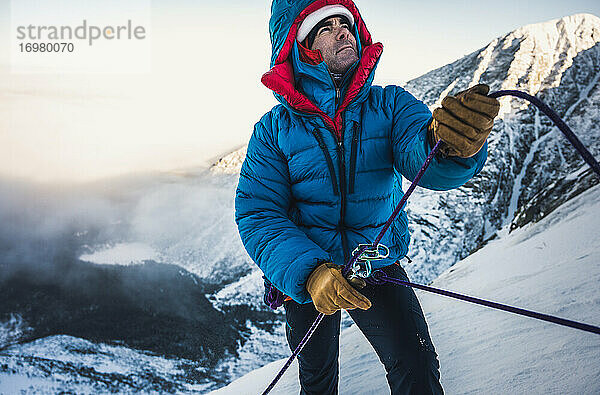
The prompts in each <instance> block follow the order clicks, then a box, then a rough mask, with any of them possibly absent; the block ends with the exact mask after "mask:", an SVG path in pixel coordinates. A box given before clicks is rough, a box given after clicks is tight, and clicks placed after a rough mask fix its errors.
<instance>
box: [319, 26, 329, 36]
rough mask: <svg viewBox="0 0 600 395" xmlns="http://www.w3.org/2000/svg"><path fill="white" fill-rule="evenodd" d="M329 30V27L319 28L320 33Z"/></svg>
mask: <svg viewBox="0 0 600 395" xmlns="http://www.w3.org/2000/svg"><path fill="white" fill-rule="evenodd" d="M328 31H329V28H328V27H322V28H321V30H319V34H322V33H325V32H328Z"/></svg>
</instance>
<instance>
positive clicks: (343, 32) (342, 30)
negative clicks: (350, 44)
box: [335, 27, 350, 40]
mask: <svg viewBox="0 0 600 395" xmlns="http://www.w3.org/2000/svg"><path fill="white" fill-rule="evenodd" d="M349 34H350V31H349V30H348V28H346V27H339V28H338V31H337V34H336V37H335V38H336V39H337V40H345V39H347V38H348V35H349Z"/></svg>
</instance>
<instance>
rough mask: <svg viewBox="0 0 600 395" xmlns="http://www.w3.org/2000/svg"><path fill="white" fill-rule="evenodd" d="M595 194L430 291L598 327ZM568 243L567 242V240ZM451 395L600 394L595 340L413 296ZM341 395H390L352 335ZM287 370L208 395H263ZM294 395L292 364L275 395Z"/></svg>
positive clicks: (482, 253) (598, 200)
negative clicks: (422, 313)
mask: <svg viewBox="0 0 600 395" xmlns="http://www.w3.org/2000/svg"><path fill="white" fill-rule="evenodd" d="M596 215H600V186H596V187H593V188H591V189H589V190H588V191H586V192H585V193H583V194H581V195H580V196H578V197H576V198H574V199H572V200H570V201H569V202H567V203H565V204H563V205H562V206H561V207H560V208H558V209H557V210H555V211H554V212H552V213H551V214H549V215H548V216H547V217H546V218H544V219H543V220H541V221H540V222H538V223H532V224H529V225H526V226H525V227H523V228H520V229H518V230H516V231H514V232H512V233H510V234H507V235H506V236H505V237H503V238H500V239H497V240H494V241H492V242H490V243H489V244H488V245H486V246H485V247H484V248H482V249H481V250H479V251H478V252H476V253H474V254H472V255H471V256H469V257H468V258H466V259H464V260H462V261H461V262H459V263H458V264H457V265H455V266H454V267H453V268H451V269H449V270H447V271H446V272H444V273H443V274H442V275H441V276H440V277H439V278H438V279H437V280H435V281H434V282H433V286H435V287H439V288H444V289H449V290H452V291H455V292H460V293H466V294H469V295H473V296H478V297H482V298H488V299H491V300H494V301H498V302H503V303H508V304H511V305H515V306H519V307H525V308H529V309H533V310H536V311H540V312H544V313H548V314H554V315H558V316H560V317H564V318H569V319H573V320H580V321H583V322H587V323H590V324H595V325H598V324H600V290H599V289H598V283H599V282H600V231H599V230H598V217H596ZM565 236H568V237H565ZM418 294H419V299H420V300H421V302H422V305H423V309H424V311H425V313H426V317H427V320H428V322H429V325H430V330H431V334H432V338H433V341H434V344H435V345H436V348H437V351H438V354H439V358H440V363H441V370H442V384H443V386H444V389H445V391H446V392H447V393H448V394H457V393H460V394H469V393H493V394H502V393H505V394H506V393H510V394H515V393H539V394H547V393H552V394H555V393H556V394H558V393H560V394H564V393H578V394H582V393H586V394H591V393H600V364H599V363H598V361H599V360H600V336H598V335H594V334H590V333H585V332H581V331H578V330H575V329H571V328H565V327H561V326H557V325H553V324H549V323H545V322H541V321H537V320H533V319H529V318H525V317H520V316H516V315H513V314H509V313H505V312H501V311H495V310H491V309H487V308H484V307H480V306H476V305H471V304H467V303H464V302H459V301H454V300H451V299H448V298H444V297H440V296H437V295H432V294H426V293H423V292H420V291H418ZM340 358H341V372H340V373H341V374H340V376H341V378H340V393H342V394H381V393H389V391H388V389H387V384H386V381H385V376H384V371H383V367H382V365H381V364H380V363H379V362H378V361H377V357H376V355H375V354H374V352H373V350H372V348H371V347H370V345H369V344H368V343H367V341H366V339H365V338H364V337H363V336H362V334H361V333H360V331H358V329H357V328H356V326H352V327H351V328H349V329H347V330H346V331H344V332H343V334H342V337H341V357H340ZM283 363H284V360H280V361H276V362H273V363H271V364H269V365H267V366H265V367H263V368H261V369H259V370H256V371H254V372H251V373H250V374H248V375H246V376H244V377H242V378H240V379H238V380H236V381H234V382H233V383H231V384H230V385H228V386H227V387H224V388H222V389H220V390H218V391H215V392H213V394H215V395H216V394H256V393H260V392H261V391H262V390H263V389H264V388H265V387H266V386H267V384H268V383H269V381H270V380H271V379H272V378H273V377H274V376H275V374H276V372H277V370H278V369H279V368H280V367H281V366H282V365H283ZM298 390H299V387H298V381H297V365H296V364H294V365H293V367H292V368H291V369H290V371H289V372H287V373H286V374H285V376H284V377H283V379H282V381H281V382H280V383H279V384H278V385H277V386H276V388H275V390H274V391H273V393H276V394H291V393H297V392H298Z"/></svg>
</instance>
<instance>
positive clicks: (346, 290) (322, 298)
mask: <svg viewBox="0 0 600 395" xmlns="http://www.w3.org/2000/svg"><path fill="white" fill-rule="evenodd" d="M306 289H307V291H308V293H309V294H310V296H311V297H312V300H313V303H314V304H315V308H316V309H317V310H318V311H319V312H320V313H323V314H326V315H331V314H333V313H335V312H336V311H338V310H341V309H346V310H351V309H355V308H357V307H358V308H359V309H363V310H367V309H368V308H369V307H371V301H370V300H369V299H367V298H366V297H365V296H364V295H363V294H361V293H360V292H358V291H357V290H356V289H354V288H353V287H352V285H350V283H348V281H346V279H345V278H344V276H342V269H341V267H339V266H338V265H335V264H333V263H323V264H321V265H319V266H318V267H317V268H316V269H315V270H313V272H312V273H311V274H310V276H308V280H307V281H306Z"/></svg>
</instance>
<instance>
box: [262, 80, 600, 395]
mask: <svg viewBox="0 0 600 395" xmlns="http://www.w3.org/2000/svg"><path fill="white" fill-rule="evenodd" d="M501 96H516V97H520V98H523V99H526V100H529V101H530V102H531V103H532V104H534V105H535V106H537V107H538V108H539V109H540V110H542V112H544V114H546V115H547V116H548V117H550V119H551V120H552V121H553V122H554V123H555V124H556V126H558V128H559V129H560V131H561V132H563V134H564V135H565V136H566V137H567V139H568V140H569V142H570V143H571V144H572V145H573V146H574V147H575V149H577V151H578V152H579V153H580V154H581V156H582V157H583V159H584V160H585V161H586V163H587V164H589V165H590V166H591V167H592V169H593V170H594V171H595V172H596V173H597V174H598V175H599V176H600V165H599V164H598V162H597V161H596V159H595V158H594V157H593V156H592V154H591V153H590V152H589V151H588V150H587V149H586V148H585V147H584V146H583V144H582V143H581V141H580V140H579V139H578V138H577V136H575V134H574V133H573V131H572V130H571V129H570V128H569V127H568V126H567V124H566V123H565V122H564V121H563V120H562V119H561V118H560V117H559V116H558V115H557V114H556V113H555V112H554V111H552V109H550V107H548V106H547V105H546V104H545V103H543V102H542V101H541V100H539V99H538V98H536V97H534V96H531V95H528V94H527V93H524V92H520V91H515V90H503V91H498V92H494V93H491V94H489V95H488V97H492V98H498V97H501ZM442 144H443V143H442V141H441V140H440V141H438V142H437V143H436V145H435V146H434V147H433V149H432V150H431V152H430V153H429V155H428V156H427V159H425V162H424V163H423V166H422V167H421V169H420V170H419V172H418V173H417V175H416V177H415V179H414V180H413V182H412V183H411V184H410V187H409V188H408V189H407V190H406V193H405V194H404V196H403V197H402V199H401V200H400V202H399V203H398V205H397V206H396V208H395V209H394V211H393V212H392V215H391V216H390V218H389V219H388V221H387V222H386V223H385V225H384V227H383V228H382V229H381V232H379V234H378V235H377V237H376V238H375V241H374V242H373V244H372V247H373V248H376V247H377V246H378V245H379V242H380V241H381V238H382V237H383V235H384V234H385V232H386V231H387V230H388V229H389V227H390V226H391V224H392V222H393V221H394V219H395V218H396V216H397V215H398V213H400V211H401V210H402V209H403V208H404V205H405V204H406V201H407V200H408V198H409V197H410V195H411V194H412V193H413V191H414V190H415V188H416V187H417V185H418V183H419V181H420V180H421V178H422V177H423V174H425V170H427V168H428V167H429V165H430V164H431V161H432V160H433V157H434V156H435V154H436V153H437V152H438V150H439V149H440V147H441V146H442ZM369 247H370V246H363V247H361V248H360V249H359V250H358V251H357V253H356V254H353V256H352V258H351V259H350V261H349V262H348V263H346V265H344V267H343V268H342V274H343V275H344V276H346V275H347V274H348V272H349V271H350V268H352V265H353V264H354V262H355V261H356V259H358V257H359V256H360V255H361V254H362V253H363V252H364V251H365V250H366V249H367V248H369ZM377 273H381V274H377ZM382 274H383V276H382ZM368 281H369V282H370V283H372V284H378V285H380V284H383V283H385V282H391V283H394V284H399V285H405V286H408V287H413V288H418V289H422V290H425V291H429V292H433V293H437V294H440V295H444V296H448V297H452V298H456V299H460V300H465V301H467V302H471V303H476V304H480V305H483V306H487V307H491V308H495V309H499V310H503V311H508V312H511V313H515V314H520V315H524V316H527V317H531V318H537V319H540V320H543V321H548V322H552V323H555V324H558V325H563V326H569V327H571V328H576V329H581V330H583V331H586V332H592V333H597V334H600V328H598V327H596V326H593V325H588V324H584V323H580V322H576V321H570V320H565V319H563V318H559V317H554V316H551V315H547V314H542V313H536V312H534V311H530V310H525V309H521V308H518V307H512V306H507V305H502V304H500V303H496V302H490V301H487V300H483V299H478V298H473V297H471V296H465V295H461V294H457V293H454V292H450V291H444V290H440V289H436V288H432V287H428V286H425V285H420V284H413V283H411V282H408V281H402V280H398V279H394V278H392V277H388V276H387V275H386V274H385V273H383V272H381V271H380V270H377V271H375V272H374V273H373V276H372V277H371V278H369V279H368ZM269 305H270V304H269ZM270 306H271V305H270ZM323 317H324V315H323V314H322V313H320V314H319V315H318V316H317V318H316V319H315V322H313V324H312V326H311V327H310V329H309V330H308V332H307V333H306V335H305V336H304V338H303V339H302V341H301V342H300V344H298V346H297V347H296V349H295V350H294V352H293V353H292V355H291V356H290V357H289V358H288V360H287V362H286V363H285V365H283V368H281V370H280V371H279V373H278V374H277V376H276V377H275V378H274V379H273V381H272V382H271V384H269V386H268V387H267V389H266V390H265V391H264V392H263V394H262V395H266V394H268V393H269V392H270V391H271V390H272V389H273V387H275V385H276V384H277V382H278V381H279V379H281V377H282V376H283V374H284V373H285V371H286V370H287V369H288V368H289V367H290V365H291V364H292V362H293V361H294V359H295V358H296V356H297V355H298V354H300V351H302V349H303V348H304V346H305V345H306V343H308V341H309V340H310V338H311V337H312V335H313V334H314V332H315V330H316V329H317V327H318V326H319V324H320V323H321V321H322V320H323Z"/></svg>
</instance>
